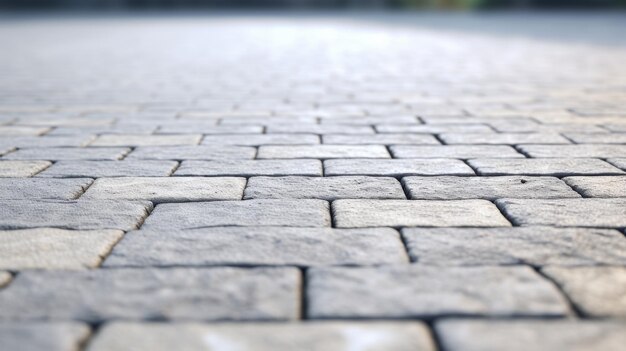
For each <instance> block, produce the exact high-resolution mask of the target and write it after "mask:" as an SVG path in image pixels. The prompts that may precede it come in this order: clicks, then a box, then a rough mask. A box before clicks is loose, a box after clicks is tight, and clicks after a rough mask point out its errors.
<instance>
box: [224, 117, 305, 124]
mask: <svg viewBox="0 0 626 351" xmlns="http://www.w3.org/2000/svg"><path fill="white" fill-rule="evenodd" d="M293 123H307V124H308V123H316V118H315V117H302V116H298V117H271V116H270V117H227V118H222V119H220V123H219V124H220V125H241V124H243V125H250V124H256V125H263V126H268V125H273V124H293Z"/></svg>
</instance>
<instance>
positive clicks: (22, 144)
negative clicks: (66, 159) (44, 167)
mask: <svg viewBox="0 0 626 351" xmlns="http://www.w3.org/2000/svg"><path fill="white" fill-rule="evenodd" d="M95 138H96V136H95V135H85V136H83V135H77V136H58V137H50V136H39V137H34V136H23V137H13V138H2V139H0V145H1V146H10V147H13V148H33V147H81V146H87V145H88V144H89V143H91V142H92V141H93V140H94V139H95Z"/></svg>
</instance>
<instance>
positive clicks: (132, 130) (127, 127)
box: [46, 123, 197, 137]
mask: <svg viewBox="0 0 626 351" xmlns="http://www.w3.org/2000/svg"><path fill="white" fill-rule="evenodd" d="M156 129H157V125H156V124H145V123H132V124H131V123H126V124H123V125H112V126H100V127H58V128H54V129H53V130H52V131H50V132H49V133H46V136H55V137H56V136H64V135H83V136H84V135H93V134H152V133H154V132H155V131H156ZM196 133H197V132H196Z"/></svg>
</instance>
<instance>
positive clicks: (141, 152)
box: [126, 145, 256, 160]
mask: <svg viewBox="0 0 626 351" xmlns="http://www.w3.org/2000/svg"><path fill="white" fill-rule="evenodd" d="M255 154H256V149H255V148H253V147H247V146H217V145H215V146H211V145H200V146H163V147H160V146H140V147H138V148H136V149H135V150H134V151H133V152H131V153H130V154H129V155H128V157H127V158H126V159H128V160H138V159H145V160H239V159H252V158H254V155H255Z"/></svg>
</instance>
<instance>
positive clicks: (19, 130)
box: [0, 126, 50, 137]
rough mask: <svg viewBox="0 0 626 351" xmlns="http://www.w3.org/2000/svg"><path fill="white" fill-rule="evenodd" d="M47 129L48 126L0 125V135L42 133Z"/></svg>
mask: <svg viewBox="0 0 626 351" xmlns="http://www.w3.org/2000/svg"><path fill="white" fill-rule="evenodd" d="M49 130H50V128H48V127H29V126H0V136H9V137H12V136H22V135H42V134H44V133H46V132H47V131H49Z"/></svg>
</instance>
